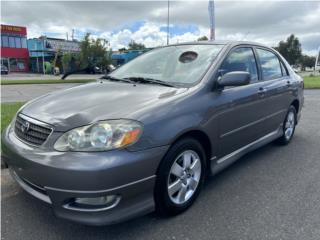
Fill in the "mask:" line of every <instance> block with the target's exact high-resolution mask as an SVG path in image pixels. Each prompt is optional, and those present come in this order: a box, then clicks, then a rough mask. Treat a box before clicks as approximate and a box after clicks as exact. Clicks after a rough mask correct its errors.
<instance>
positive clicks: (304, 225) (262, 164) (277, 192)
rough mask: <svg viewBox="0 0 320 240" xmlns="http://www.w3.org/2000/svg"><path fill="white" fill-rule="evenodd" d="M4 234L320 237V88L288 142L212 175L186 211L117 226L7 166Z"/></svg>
mask: <svg viewBox="0 0 320 240" xmlns="http://www.w3.org/2000/svg"><path fill="white" fill-rule="evenodd" d="M1 171H2V176H1V188H2V195H1V200H2V201H1V207H2V209H1V210H2V211H1V218H2V221H1V231H2V239H10V240H14V239H24V240H28V239H32V240H37V239H41V240H42V239H46V240H51V239H68V240H72V239H77V240H79V239H90V240H95V239H104V240H106V239H110V240H117V239H130V240H135V239H161V240H163V239H197V240H198V239H210V240H214V239H218V240H220V239H223V240H224V239H226V240H233V239H235V240H240V239H244V240H251V239H252V240H264V239H275V240H279V239H282V240H284V239H288V240H301V239H303V240H319V239H320V91H319V90H310V91H305V107H304V109H303V112H302V119H301V122H300V123H299V125H298V127H297V129H296V133H295V136H294V138H293V140H292V142H291V143H290V144H289V145H288V146H284V147H283V146H277V145H275V144H269V145H267V146H265V147H263V148H261V149H259V150H256V151H254V152H252V153H250V154H248V155H246V156H244V157H243V158H241V159H240V160H239V161H237V162H236V163H235V164H233V165H232V166H230V167H229V168H228V169H226V170H225V171H223V172H222V173H220V174H218V175H217V176H215V177H211V178H209V179H208V181H207V182H206V184H205V187H204V189H203V190H202V192H201V194H200V196H199V198H198V200H197V201H196V202H195V204H194V206H192V207H191V208H190V209H189V210H188V211H187V212H185V213H184V214H182V215H179V216H176V217H172V218H160V217H158V216H157V215H155V214H154V213H152V214H149V215H147V216H144V217H140V218H137V219H134V220H131V221H129V222H125V223H122V224H118V225H114V226H105V227H89V226H83V225H79V224H76V223H72V222H69V221H66V220H62V219H59V218H56V217H55V216H54V215H53V212H52V210H51V208H50V207H49V206H48V205H46V204H45V203H42V202H40V201H39V200H37V199H35V198H33V197H32V196H30V195H28V194H27V193H25V192H24V191H23V190H21V188H20V187H19V186H18V185H17V184H16V183H15V182H14V181H13V180H12V178H11V177H10V176H9V173H8V170H1Z"/></svg>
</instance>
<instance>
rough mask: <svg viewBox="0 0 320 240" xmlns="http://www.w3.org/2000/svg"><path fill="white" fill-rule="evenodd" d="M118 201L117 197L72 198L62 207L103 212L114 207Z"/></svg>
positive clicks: (118, 197)
mask: <svg viewBox="0 0 320 240" xmlns="http://www.w3.org/2000/svg"><path fill="white" fill-rule="evenodd" d="M119 201H120V196H119V195H108V196H102V197H90V198H74V199H73V200H72V201H71V202H70V203H69V204H66V205H64V207H65V208H67V209H70V210H77V211H103V210H107V209H110V208H113V207H115V206H116V205H117V204H118V203H119Z"/></svg>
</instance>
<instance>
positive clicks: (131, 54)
mask: <svg viewBox="0 0 320 240" xmlns="http://www.w3.org/2000/svg"><path fill="white" fill-rule="evenodd" d="M150 50H151V48H146V49H143V50H126V51H124V52H119V51H116V52H113V53H112V56H111V58H112V64H113V65H114V66H120V65H123V64H125V63H127V62H129V61H130V60H132V59H134V58H136V57H138V56H139V55H141V54H143V53H145V52H147V51H150Z"/></svg>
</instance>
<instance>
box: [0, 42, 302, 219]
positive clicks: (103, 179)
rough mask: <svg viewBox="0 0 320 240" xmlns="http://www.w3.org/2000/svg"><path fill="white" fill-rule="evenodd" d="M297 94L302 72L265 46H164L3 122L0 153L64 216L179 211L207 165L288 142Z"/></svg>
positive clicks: (212, 170)
mask: <svg viewBox="0 0 320 240" xmlns="http://www.w3.org/2000/svg"><path fill="white" fill-rule="evenodd" d="M303 99H304V98H303V80H302V78H301V77H300V76H298V75H297V74H296V73H295V72H294V71H293V70H292V68H291V67H290V65H289V64H288V63H287V62H286V60H285V59H284V58H283V57H282V56H281V55H280V54H279V53H278V52H276V51H275V50H274V49H272V48H269V47H266V46H264V45H261V44H258V43H251V42H218V41H212V42H197V43H185V44H177V45H172V46H166V47H162V48H158V49H154V50H151V51H149V52H147V53H145V54H143V55H141V56H139V57H137V58H135V59H134V60H132V61H130V62H129V63H127V64H125V65H123V66H121V67H119V68H118V69H116V70H114V71H113V72H111V73H110V74H109V75H106V76H105V77H104V79H101V81H98V82H95V83H90V84H86V85H81V86H77V87H74V88H71V89H67V90H64V91H60V92H54V93H51V94H49V95H46V96H43V97H41V98H37V99H36V100H34V101H31V102H29V103H27V104H26V105H24V106H23V107H22V108H21V109H20V110H19V111H18V113H17V115H16V116H15V118H14V119H13V121H12V122H11V124H10V126H9V127H8V128H7V129H6V131H4V134H3V138H2V143H3V159H4V160H5V161H6V162H7V163H8V165H9V168H10V171H11V173H12V176H13V178H14V179H15V180H16V181H17V182H18V183H19V184H20V186H21V187H22V188H23V189H24V190H26V191H27V192H29V193H30V194H32V195H33V196H35V197H36V198H38V199H40V200H42V201H44V202H47V203H48V204H50V205H51V206H52V208H53V210H54V212H55V214H56V215H57V216H58V217H61V218H65V219H69V220H72V221H76V222H80V223H84V224H90V225H102V224H112V223H117V222H121V221H124V220H127V219H129V218H133V217H136V216H139V215H142V214H146V213H148V212H151V211H153V210H155V209H156V210H157V211H158V213H160V214H166V215H174V214H178V213H181V212H183V211H185V210H186V209H187V208H189V207H190V206H191V205H192V204H193V203H194V201H195V200H196V198H197V197H198V195H199V193H200V190H201V187H202V185H203V182H204V180H205V176H206V175H207V174H211V175H214V174H216V173H218V172H219V171H221V170H222V169H224V168H226V167H227V166H229V165H230V164H232V163H233V162H234V161H236V160H237V159H239V158H240V157H241V156H243V155H244V154H246V153H248V152H249V151H252V150H254V149H256V148H258V147H261V146H262V145H265V144H267V143H270V142H272V141H276V142H278V143H279V144H282V145H286V144H288V143H289V142H290V141H291V139H292V137H293V135H294V132H295V127H296V125H297V123H298V122H299V118H300V115H301V108H302V106H303ZM230 197H232V196H230ZM214 214H215V213H212V215H214Z"/></svg>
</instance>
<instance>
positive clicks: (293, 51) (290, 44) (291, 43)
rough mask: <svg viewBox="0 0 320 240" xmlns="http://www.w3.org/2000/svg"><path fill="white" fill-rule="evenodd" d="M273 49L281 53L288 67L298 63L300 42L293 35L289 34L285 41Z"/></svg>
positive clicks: (300, 54)
mask: <svg viewBox="0 0 320 240" xmlns="http://www.w3.org/2000/svg"><path fill="white" fill-rule="evenodd" d="M275 49H276V50H277V51H278V52H279V53H281V55H282V56H283V57H284V58H285V59H286V60H287V61H288V62H289V64H290V65H295V64H297V63H299V61H300V58H301V56H302V53H301V44H300V41H299V39H298V38H297V37H295V36H294V34H291V35H290V36H289V37H288V38H287V40H286V41H280V42H279V44H278V46H277V47H275Z"/></svg>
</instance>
